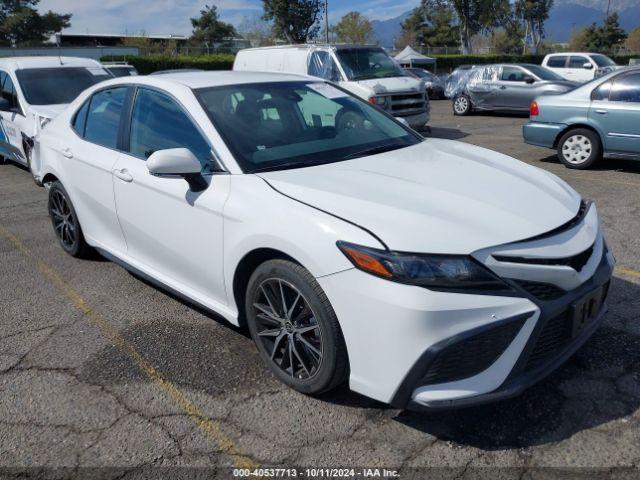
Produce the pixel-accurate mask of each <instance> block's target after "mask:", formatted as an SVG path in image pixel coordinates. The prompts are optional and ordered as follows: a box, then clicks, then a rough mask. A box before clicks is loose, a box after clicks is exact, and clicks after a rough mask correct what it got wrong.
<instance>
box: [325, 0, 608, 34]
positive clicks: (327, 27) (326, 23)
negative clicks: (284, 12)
mask: <svg viewBox="0 0 640 480" xmlns="http://www.w3.org/2000/svg"><path fill="white" fill-rule="evenodd" d="M609 1H611V0H609ZM324 41H325V43H329V0H324Z"/></svg>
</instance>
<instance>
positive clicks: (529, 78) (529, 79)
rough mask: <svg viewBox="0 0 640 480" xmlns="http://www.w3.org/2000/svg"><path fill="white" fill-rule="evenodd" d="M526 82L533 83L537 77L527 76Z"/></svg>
mask: <svg viewBox="0 0 640 480" xmlns="http://www.w3.org/2000/svg"><path fill="white" fill-rule="evenodd" d="M524 82H525V83H528V84H529V85H531V84H532V83H536V79H535V78H533V77H529V76H526V77H524Z"/></svg>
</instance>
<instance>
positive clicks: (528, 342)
mask: <svg viewBox="0 0 640 480" xmlns="http://www.w3.org/2000/svg"><path fill="white" fill-rule="evenodd" d="M41 142H42V155H43V157H42V160H43V168H44V170H45V171H44V172H43V173H44V175H43V180H44V182H45V184H46V185H47V187H48V189H49V214H50V216H51V221H52V223H53V228H54V230H55V233H56V235H57V237H58V239H59V241H60V244H61V245H62V248H63V249H64V250H65V251H66V252H68V253H69V254H71V255H73V256H77V257H82V256H84V255H86V254H87V253H88V252H90V251H91V250H97V251H98V252H100V253H101V254H102V255H104V256H106V257H107V258H109V259H112V260H113V261H116V262H118V263H119V264H121V265H123V266H124V267H125V268H127V269H129V270H131V271H133V272H136V273H137V274H139V275H141V276H143V277H144V278H146V279H149V280H150V281H152V282H155V283H156V284H157V285H159V286H161V287H162V288H165V289H167V290H169V291H171V292H173V293H175V294H177V295H180V296H182V297H184V298H186V299H188V300H189V301H191V302H193V303H194V304H197V305H199V306H202V307H205V308H207V309H209V310H211V311H214V312H217V313H218V314H220V315H221V316H223V317H224V318H225V319H226V320H228V321H229V322H231V323H233V324H236V325H241V326H246V327H248V329H249V331H250V332H251V335H252V337H253V339H254V340H255V343H256V345H257V348H258V350H259V352H260V355H261V357H262V358H263V360H264V362H265V364H266V365H267V366H268V367H269V368H270V369H271V370H272V371H273V373H274V374H275V375H276V376H277V377H278V378H279V379H280V380H281V381H283V382H284V383H286V384H287V385H289V386H290V387H292V388H294V389H296V390H298V391H300V392H304V393H307V394H318V393H320V392H324V391H327V390H330V389H332V388H333V387H336V386H337V385H339V384H341V383H342V382H344V381H347V380H348V382H349V385H350V388H351V389H352V390H354V391H356V392H360V393H362V394H364V395H367V396H369V397H372V398H374V399H377V400H380V401H383V402H387V403H389V404H391V405H393V406H396V407H399V408H404V407H412V408H425V409H439V408H451V407H458V406H467V405H473V404H478V403H484V402H488V401H493V400H497V399H501V398H506V397H509V396H513V395H516V394H518V393H520V392H522V391H523V390H524V389H525V388H526V387H528V386H530V385H532V384H533V383H535V382H537V381H538V380H540V379H542V378H543V377H544V376H546V375H547V374H549V373H550V372H551V371H552V370H553V369H554V368H556V367H557V366H558V365H560V364H561V363H562V362H564V361H565V360H566V359H567V358H568V357H569V356H570V355H571V354H572V353H573V352H574V351H575V350H576V349H577V348H579V347H580V346H581V345H582V344H583V343H584V342H585V341H586V340H587V338H589V336H591V334H592V333H593V332H594V330H595V329H596V328H597V327H598V325H599V324H600V323H601V321H602V318H603V315H604V313H605V310H606V305H605V299H606V297H607V291H608V288H609V282H610V278H611V274H612V270H613V265H614V259H613V256H612V254H611V253H610V252H609V250H608V249H607V245H606V242H605V240H604V237H603V232H602V227H601V225H600V220H599V218H598V212H597V210H596V206H595V205H594V204H593V203H591V202H589V201H585V200H583V199H581V198H580V196H579V195H578V194H577V193H576V192H575V191H574V190H572V189H571V188H570V187H569V186H568V185H567V184H566V183H565V182H563V181H562V180H560V179H558V178H557V177H555V176H554V175H552V174H550V173H548V172H546V171H544V170H541V169H538V168H535V167H532V166H529V165H526V164H524V163H522V162H520V161H518V160H515V159H513V158H510V157H507V156H505V155H501V154H499V153H496V152H493V151H489V150H485V149H482V148H479V147H475V146H471V145H467V144H463V143H458V142H453V141H445V140H438V139H433V138H428V139H424V138H422V137H420V136H419V135H417V134H416V133H414V132H413V131H412V130H410V129H408V128H407V127H405V126H404V125H402V124H401V123H398V122H397V121H396V120H394V119H393V118H392V117H390V116H389V115H387V114H386V113H384V112H382V111H381V110H379V109H377V108H376V107H374V106H371V105H369V104H368V103H366V102H364V101H362V100H360V99H358V98H356V97H354V96H352V95H350V94H349V93H347V92H345V91H344V90H342V89H340V88H338V87H336V86H334V85H332V84H330V83H325V82H323V81H320V80H318V79H315V78H311V77H304V76H294V75H282V74H266V73H250V72H242V73H240V72H215V73H214V72H191V73H173V74H168V75H163V76H151V77H136V78H133V77H129V78H121V79H114V80H110V81H107V82H104V83H102V84H100V85H98V86H95V87H92V88H90V89H89V90H87V91H85V92H84V93H83V94H82V95H80V97H78V98H77V99H76V100H75V101H74V102H73V103H72V104H71V105H70V106H69V107H68V109H67V110H65V111H64V112H63V113H62V114H61V115H59V116H58V117H57V118H56V119H55V120H53V121H52V122H51V123H50V124H49V125H48V126H47V127H46V128H45V129H44V131H43V134H42V137H41ZM212 367H213V368H215V366H212Z"/></svg>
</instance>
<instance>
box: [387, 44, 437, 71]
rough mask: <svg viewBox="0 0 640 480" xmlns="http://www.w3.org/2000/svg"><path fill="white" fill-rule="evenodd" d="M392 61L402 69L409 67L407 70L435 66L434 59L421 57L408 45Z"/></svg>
mask: <svg viewBox="0 0 640 480" xmlns="http://www.w3.org/2000/svg"><path fill="white" fill-rule="evenodd" d="M394 59H395V61H396V62H398V63H399V64H400V65H402V66H403V67H409V68H411V67H417V66H427V65H435V64H436V59H435V58H431V57H427V56H425V55H422V54H421V53H418V52H416V51H415V50H414V49H413V48H411V47H410V46H409V45H407V46H406V47H404V50H402V51H401V52H400V53H399V54H398V55H396V56H395V57H394Z"/></svg>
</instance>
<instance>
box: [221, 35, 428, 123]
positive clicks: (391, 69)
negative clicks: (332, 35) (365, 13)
mask: <svg viewBox="0 0 640 480" xmlns="http://www.w3.org/2000/svg"><path fill="white" fill-rule="evenodd" d="M233 69H234V70H239V71H257V72H283V73H297V74H301V75H312V76H314V77H320V78H323V79H325V80H328V81H331V82H335V83H337V84H339V85H340V86H341V87H343V88H344V89H345V90H348V91H350V92H351V93H353V94H354V95H357V96H359V97H361V98H363V99H365V100H367V101H368V102H370V103H373V104H375V105H377V106H378V107H380V108H382V109H384V110H385V111H387V112H388V113H390V114H391V115H393V116H394V117H398V118H400V119H403V120H404V121H406V122H407V123H408V124H409V125H410V126H411V127H413V128H416V129H421V128H423V127H424V126H425V124H426V123H427V122H428V121H429V111H430V105H429V99H428V98H427V96H426V94H425V85H424V82H423V81H421V80H419V79H416V78H414V77H411V76H409V75H407V74H406V73H404V72H403V71H402V69H401V68H400V67H399V66H398V65H397V64H396V63H395V62H394V61H393V60H392V59H391V57H389V55H387V53H386V52H385V51H384V50H383V49H382V48H380V47H376V46H362V45H285V46H278V47H262V48H248V49H245V50H240V51H239V52H238V54H237V55H236V59H235V62H234V64H233Z"/></svg>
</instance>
